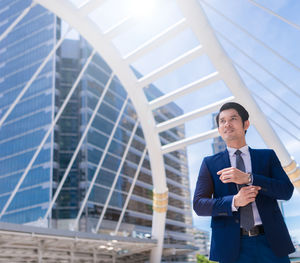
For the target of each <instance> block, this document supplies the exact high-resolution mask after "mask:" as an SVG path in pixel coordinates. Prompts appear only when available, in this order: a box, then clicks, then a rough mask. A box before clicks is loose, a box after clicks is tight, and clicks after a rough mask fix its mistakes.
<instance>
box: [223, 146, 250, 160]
mask: <svg viewBox="0 0 300 263" xmlns="http://www.w3.org/2000/svg"><path fill="white" fill-rule="evenodd" d="M227 150H228V153H229V156H230V157H233V156H234V155H235V152H236V150H240V151H241V152H242V154H248V153H249V146H248V145H247V144H246V145H245V146H243V147H242V148H240V149H235V148H231V147H228V146H227Z"/></svg>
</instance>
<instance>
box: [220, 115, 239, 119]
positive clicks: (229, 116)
mask: <svg viewBox="0 0 300 263" xmlns="http://www.w3.org/2000/svg"><path fill="white" fill-rule="evenodd" d="M229 117H230V118H232V117H238V115H237V114H233V115H230V116H229ZM224 118H225V117H221V118H220V120H223V119H224Z"/></svg>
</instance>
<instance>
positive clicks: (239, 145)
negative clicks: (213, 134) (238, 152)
mask: <svg viewBox="0 0 300 263" xmlns="http://www.w3.org/2000/svg"><path fill="white" fill-rule="evenodd" d="M226 145H227V146H228V147H230V148H234V149H240V148H242V147H244V146H245V145H246V141H245V140H244V141H241V142H237V141H230V142H226Z"/></svg>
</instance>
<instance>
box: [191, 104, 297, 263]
mask: <svg viewBox="0 0 300 263" xmlns="http://www.w3.org/2000/svg"><path fill="white" fill-rule="evenodd" d="M248 118H249V114H248V112H247V111H246V109H245V108H244V107H243V106H242V105H240V104H238V103H234V102H229V103H226V104H224V105H223V106H222V107H221V109H220V111H219V114H218V115H217V116H216V121H217V125H218V130H219V133H220V135H221V137H222V138H223V140H224V141H225V143H226V146H227V149H226V150H225V151H224V152H221V153H217V154H215V155H213V156H209V157H205V158H204V159H203V162H202V165H201V168H200V172H199V177H198V181H197V185H196V189H195V194H194V200H193V207H194V210H195V212H196V213H197V215H199V216H212V220H211V227H212V238H211V250H210V259H211V260H214V261H219V262H220V263H287V262H290V261H289V258H288V254H290V253H292V252H294V251H295V249H294V246H293V244H292V242H291V238H290V236H289V233H288V230H287V227H286V225H285V223H284V220H283V217H282V214H281V212H280V209H279V207H278V203H277V200H289V199H290V198H291V196H292V194H293V190H294V187H293V185H292V183H291V182H290V180H289V178H288V176H287V175H286V173H285V172H284V170H283V169H282V166H281V164H280V162H279V160H278V158H277V156H276V154H275V152H274V151H273V150H267V149H264V150H262V149H261V150H255V149H251V148H250V147H248V145H247V144H246V140H245V134H246V131H247V129H248V128H249V125H250V123H249V120H248Z"/></svg>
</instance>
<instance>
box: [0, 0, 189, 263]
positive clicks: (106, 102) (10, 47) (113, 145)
mask: <svg viewBox="0 0 300 263" xmlns="http://www.w3.org/2000/svg"><path fill="white" fill-rule="evenodd" d="M30 3H31V1H29V0H28V1H27V0H26V1H23V0H17V1H5V0H0V25H1V28H0V32H3V31H4V30H5V29H6V28H7V27H8V26H9V23H10V21H13V18H15V17H16V16H18V15H19V13H20V12H21V11H22V10H23V9H24V8H25V7H26V6H28V5H30ZM60 34H61V21H60V20H59V19H58V18H57V17H55V16H54V15H53V14H51V13H50V12H48V11H47V10H45V9H43V8H41V7H40V6H35V7H34V8H33V9H32V10H31V11H30V12H29V14H27V16H25V18H24V19H23V20H22V21H21V22H20V23H19V24H18V26H17V27H15V28H14V30H13V31H12V32H11V33H10V34H9V35H8V36H7V37H6V38H5V40H3V41H1V42H0V54H1V56H0V74H1V75H0V76H1V79H0V92H1V96H0V109H1V116H3V115H4V114H5V112H6V110H7V109H8V108H9V107H10V105H11V104H12V103H13V101H14V100H15V98H16V97H17V96H18V94H19V93H20V91H21V90H22V88H23V87H24V86H25V85H28V81H30V79H31V77H32V75H33V74H34V72H35V71H36V70H37V69H38V67H39V66H40V64H41V63H42V61H43V60H44V59H45V57H46V56H47V55H48V54H49V52H50V50H51V49H52V48H53V46H54V45H55V44H56V42H57V40H58V39H59V38H60ZM90 53H91V48H90V46H89V45H88V44H87V42H86V41H85V40H83V39H81V38H78V39H77V40H65V41H64V42H63V44H62V45H61V47H60V48H59V49H58V50H57V52H56V54H55V55H54V56H53V57H52V58H51V59H50V60H49V61H48V63H47V65H46V66H45V67H44V68H43V70H42V71H41V73H40V74H39V75H38V78H37V79H36V80H35V81H34V82H33V83H32V84H31V85H30V88H29V90H28V91H27V92H26V93H25V95H24V96H23V97H22V98H21V100H20V102H19V103H18V104H17V106H16V107H15V109H14V110H13V111H12V113H11V114H10V115H9V117H8V118H7V120H6V121H5V122H4V124H3V125H2V127H1V129H0V154H1V155H0V162H1V163H0V167H1V168H0V180H1V186H0V191H1V192H0V194H1V196H0V208H1V209H3V207H4V205H5V203H6V201H7V200H8V198H9V197H10V196H11V194H12V191H13V189H14V188H15V186H16V184H17V182H18V180H19V179H20V178H21V176H22V175H24V173H26V168H27V167H28V165H29V162H30V160H31V158H32V157H33V155H34V153H35V151H36V150H37V148H38V147H39V145H40V143H41V140H42V138H43V136H44V135H45V134H46V131H47V130H48V129H49V127H50V125H51V123H52V121H53V120H54V118H55V116H56V114H57V112H58V110H59V108H60V107H61V106H62V104H63V102H64V100H65V99H66V97H67V95H68V93H69V91H70V89H71V87H72V86H73V84H74V82H75V80H76V78H77V76H78V74H79V72H80V71H81V70H82V67H83V65H84V64H85V62H86V60H87V58H88V57H89V55H90ZM110 74H111V69H110V68H109V67H108V65H107V64H106V63H105V61H103V59H102V58H101V57H100V56H99V55H96V56H94V58H93V59H92V61H91V63H90V64H89V66H88V68H87V70H86V71H85V72H84V74H83V76H82V77H81V79H80V81H79V83H78V85H77V87H76V91H75V92H74V94H73V95H72V97H71V99H70V101H69V103H68V104H67V107H66V109H65V110H64V112H63V114H62V116H61V117H60V119H59V121H58V123H57V124H56V125H55V128H54V131H53V132H51V134H50V135H49V137H48V139H47V142H46V144H45V145H44V147H43V149H42V151H41V152H40V154H39V155H38V158H37V159H36V161H35V162H34V164H33V165H32V168H31V169H30V170H29V172H28V174H27V175H26V176H25V180H24V182H23V183H22V184H21V187H20V189H19V191H18V192H17V193H16V195H15V196H14V198H13V199H12V202H11V204H10V205H9V206H8V208H7V209H6V212H5V213H4V215H3V216H2V218H1V221H5V222H13V223H20V224H24V223H26V224H28V223H29V224H30V223H33V222H35V221H38V220H39V219H40V218H43V217H44V215H45V212H46V211H47V209H48V206H49V203H50V201H51V200H52V198H53V195H54V194H55V192H56V190H57V189H58V185H59V184H60V182H61V180H62V178H63V177H64V176H65V175H67V177H66V178H67V179H66V181H65V183H64V184H63V187H62V189H61V191H60V194H59V195H58V198H57V200H56V203H55V206H54V207H53V209H52V211H51V214H50V216H49V217H48V218H47V220H48V226H49V227H56V228H69V227H70V225H72V223H74V221H75V220H76V218H77V217H78V215H79V216H80V220H79V225H78V229H79V230H80V231H87V232H90V231H95V229H96V228H97V225H99V224H100V228H99V232H101V233H111V232H113V231H114V230H115V228H116V225H117V222H118V220H119V219H120V216H121V214H122V210H123V208H124V205H125V203H126V199H127V197H128V195H129V189H130V187H131V185H132V184H133V183H134V181H135V180H134V176H135V174H136V173H138V177H137V181H136V183H135V187H134V188H133V192H132V195H131V196H130V197H131V198H130V201H129V203H128V206H127V209H126V210H125V211H126V212H125V213H124V214H123V218H122V220H121V221H122V224H121V225H120V228H119V230H118V233H119V234H124V235H132V236H140V237H143V238H145V237H149V236H150V234H151V225H152V212H153V211H152V195H153V192H152V190H153V186H152V176H151V167H150V163H149V158H148V156H147V154H146V156H145V158H144V159H142V156H143V152H144V150H145V148H146V147H147V146H146V145H145V140H144V137H143V132H142V129H141V127H140V125H139V124H138V119H137V114H136V112H135V109H134V107H133V105H132V103H131V101H130V99H129V98H128V95H127V93H126V91H125V90H124V88H123V87H122V85H121V83H120V82H119V80H118V79H117V78H114V79H113V81H112V83H111V84H110V85H109V87H108V89H107V90H106V88H105V86H106V83H107V81H108V79H109V76H110ZM136 74H138V72H136ZM161 95H163V94H162V92H161V91H159V90H158V89H157V88H156V87H154V86H149V87H148V89H147V96H148V99H149V100H152V99H154V98H157V97H158V96H161ZM99 101H101V104H100V107H99V109H98V111H97V112H96V115H95V119H94V121H93V122H92V123H91V126H90V127H88V124H89V120H90V118H91V116H92V114H93V111H94V109H95V107H96V105H97V103H98V102H99ZM181 114H182V110H181V109H180V108H179V107H178V106H176V105H175V104H174V103H172V104H168V105H167V106H164V107H161V108H159V109H158V110H156V112H155V118H156V121H157V122H158V123H159V122H162V121H166V120H168V119H170V118H174V117H176V116H178V115H181ZM86 129H88V130H87V135H86V136H85V137H84V140H83V141H81V138H82V136H83V134H84V133H85V131H86ZM184 133H185V131H184V127H183V126H182V127H177V128H174V129H172V130H169V131H166V132H163V133H161V142H162V144H166V143H170V142H172V141H175V140H178V139H179V138H184ZM80 142H81V143H82V144H81V145H80V146H79V148H78V153H77V154H76V155H74V151H75V150H76V148H77V147H78V144H79V143H80ZM73 156H74V158H75V159H74V162H73V163H72V165H71V167H69V166H70V161H71V160H72V158H73ZM186 158H187V157H186V152H185V150H178V151H175V152H172V153H169V154H166V155H165V156H164V161H165V168H166V175H167V184H168V189H169V206H168V212H167V220H166V235H165V250H164V257H165V259H166V260H173V261H174V260H181V261H184V260H185V259H186V253H187V252H186V251H190V250H191V248H192V245H193V244H192V240H193V236H192V232H191V230H192V215H191V207H190V192H189V191H190V190H189V178H188V168H187V160H186ZM140 164H141V165H140ZM140 166H141V167H140ZM69 168H70V169H69ZM68 169H69V170H68ZM94 179H95V180H94ZM93 181H94V184H93ZM90 185H93V187H92V191H91V192H90V193H89V191H88V189H89V187H90ZM87 194H89V195H88V199H87V200H85V197H86V196H87ZM85 201H86V203H85ZM83 205H84V209H83V210H81V208H82V206H83ZM79 213H81V214H79Z"/></svg>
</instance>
